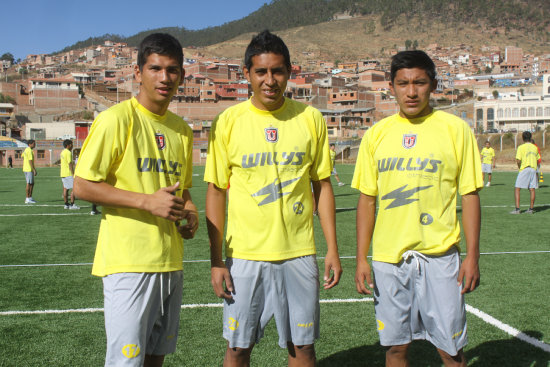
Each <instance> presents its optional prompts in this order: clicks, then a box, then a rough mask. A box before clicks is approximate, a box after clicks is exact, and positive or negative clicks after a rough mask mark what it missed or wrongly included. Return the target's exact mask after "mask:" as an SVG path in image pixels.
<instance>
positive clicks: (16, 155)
mask: <svg viewBox="0 0 550 367" xmlns="http://www.w3.org/2000/svg"><path fill="white" fill-rule="evenodd" d="M21 154H22V151H21V150H16V151H15V153H14V154H13V157H14V158H15V159H21Z"/></svg>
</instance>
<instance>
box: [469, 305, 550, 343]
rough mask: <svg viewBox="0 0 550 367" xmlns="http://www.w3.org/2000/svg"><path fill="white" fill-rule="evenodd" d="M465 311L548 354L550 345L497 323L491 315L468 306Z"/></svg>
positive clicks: (506, 325)
mask: <svg viewBox="0 0 550 367" xmlns="http://www.w3.org/2000/svg"><path fill="white" fill-rule="evenodd" d="M466 310H467V311H468V312H470V313H472V314H474V315H476V316H477V317H479V318H480V319H482V320H483V321H485V322H486V323H488V324H490V325H493V326H494V327H496V328H497V329H500V330H502V331H504V332H505V333H506V334H508V335H511V336H513V337H514V338H517V339H519V340H522V341H524V342H526V343H528V344H531V345H532V346H534V347H537V348H539V349H542V350H543V351H545V352H547V353H550V345H548V344H546V343H544V342H543V341H540V340H538V339H536V338H533V337H532V336H529V335H527V334H525V333H523V332H521V331H519V330H518V329H516V328H513V327H511V326H510V325H508V324H505V323H503V322H502V321H499V320H497V319H495V318H494V317H492V316H491V315H488V314H486V313H485V312H483V311H480V310H478V309H477V308H475V307H472V306H470V305H466Z"/></svg>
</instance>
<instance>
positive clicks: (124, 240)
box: [75, 98, 193, 276]
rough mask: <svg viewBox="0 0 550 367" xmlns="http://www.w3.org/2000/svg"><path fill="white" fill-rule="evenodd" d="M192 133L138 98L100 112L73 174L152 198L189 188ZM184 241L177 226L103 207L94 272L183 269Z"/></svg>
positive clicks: (143, 214) (141, 213)
mask: <svg viewBox="0 0 550 367" xmlns="http://www.w3.org/2000/svg"><path fill="white" fill-rule="evenodd" d="M192 137H193V133H192V131H191V128H190V127H189V126H188V125H187V123H185V122H184V121H183V120H182V119H181V118H179V117H178V116H176V115H174V114H173V113H171V112H167V113H166V114H165V115H163V116H159V115H155V114H153V113H152V112H150V111H148V110H147V109H146V108H145V107H143V106H142V105H140V104H139V103H138V101H137V100H136V99H135V98H132V99H130V100H128V101H125V102H122V103H120V104H118V105H116V106H113V107H111V108H110V109H108V110H107V111H105V112H103V113H101V114H100V115H99V116H98V117H97V118H96V120H95V121H94V123H93V124H92V129H91V130H90V134H89V135H88V137H87V138H86V141H85V142H84V145H83V147H82V151H81V154H80V157H79V159H78V164H77V166H76V172H75V174H76V175H77V176H79V177H81V178H84V179H86V180H89V181H105V182H107V183H108V184H111V185H112V186H114V187H116V188H119V189H123V190H128V191H134V192H140V193H146V194H152V193H154V192H156V191H157V190H159V189H160V188H162V187H167V186H170V185H173V184H175V183H176V182H178V181H179V182H180V188H181V189H180V190H178V191H177V192H176V193H175V194H176V195H178V196H181V195H182V191H183V189H187V188H189V187H191V177H192V150H193V140H192ZM182 261H183V242H182V238H181V236H180V234H179V233H178V232H177V229H176V226H175V224H174V223H173V222H170V221H168V220H166V219H163V218H160V217H157V216H154V215H152V214H150V213H148V212H146V211H143V210H137V209H127V208H111V207H104V208H103V213H102V218H101V225H100V229H99V236H98V241H97V248H96V254H95V258H94V265H93V268H92V274H94V275H98V276H105V275H108V274H112V273H121V272H168V271H174V270H181V269H182Z"/></svg>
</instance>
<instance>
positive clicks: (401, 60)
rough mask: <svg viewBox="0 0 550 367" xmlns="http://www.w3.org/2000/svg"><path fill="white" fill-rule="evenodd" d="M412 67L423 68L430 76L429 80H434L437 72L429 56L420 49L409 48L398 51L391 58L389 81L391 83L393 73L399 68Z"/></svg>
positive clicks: (393, 77) (393, 76)
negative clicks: (409, 49)
mask: <svg viewBox="0 0 550 367" xmlns="http://www.w3.org/2000/svg"><path fill="white" fill-rule="evenodd" d="M413 68H420V69H423V70H425V71H426V74H428V76H429V77H430V80H432V81H434V80H435V76H436V75H437V73H436V71H435V64H434V62H433V61H432V59H431V58H430V56H428V54H426V53H425V52H424V51H421V50H411V51H401V52H398V53H397V54H395V55H393V57H392V58H391V70H390V77H391V82H392V83H393V80H394V79H395V75H396V74H397V72H398V71H399V70H401V69H413Z"/></svg>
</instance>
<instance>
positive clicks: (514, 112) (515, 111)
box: [512, 108, 519, 117]
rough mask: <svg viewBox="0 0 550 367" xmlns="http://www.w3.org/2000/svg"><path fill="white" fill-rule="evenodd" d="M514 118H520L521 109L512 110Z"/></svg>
mask: <svg viewBox="0 0 550 367" xmlns="http://www.w3.org/2000/svg"><path fill="white" fill-rule="evenodd" d="M512 117H519V108H514V109H513V110H512Z"/></svg>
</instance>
